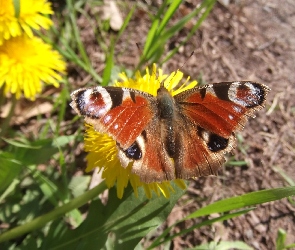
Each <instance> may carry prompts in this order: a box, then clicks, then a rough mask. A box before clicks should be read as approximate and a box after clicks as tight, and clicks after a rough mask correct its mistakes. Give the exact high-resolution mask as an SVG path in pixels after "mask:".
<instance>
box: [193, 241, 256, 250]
mask: <svg viewBox="0 0 295 250" xmlns="http://www.w3.org/2000/svg"><path fill="white" fill-rule="evenodd" d="M191 249H192V250H204V249H214V250H230V249H236V250H253V248H252V247H250V246H248V245H247V244H246V243H244V242H242V241H221V242H219V243H217V242H215V241H212V242H210V243H206V244H202V245H200V246H197V247H194V248H191Z"/></svg>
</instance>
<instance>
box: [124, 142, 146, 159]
mask: <svg viewBox="0 0 295 250" xmlns="http://www.w3.org/2000/svg"><path fill="white" fill-rule="evenodd" d="M123 152H124V153H125V155H126V156H127V157H128V158H129V159H132V160H139V159H141V157H142V152H141V149H140V148H139V146H138V144H137V142H134V143H133V144H132V145H131V146H130V147H129V148H127V149H126V150H123Z"/></svg>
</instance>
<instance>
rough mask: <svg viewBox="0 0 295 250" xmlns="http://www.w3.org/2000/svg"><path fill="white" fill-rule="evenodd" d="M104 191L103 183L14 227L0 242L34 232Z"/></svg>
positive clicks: (1, 237) (0, 236) (0, 237)
mask: <svg viewBox="0 0 295 250" xmlns="http://www.w3.org/2000/svg"><path fill="white" fill-rule="evenodd" d="M105 189H107V186H106V184H105V182H104V181H103V182H102V183H100V184H99V185H97V186H96V187H94V188H93V189H90V190H89V191H87V192H86V193H84V194H82V195H80V196H78V197H76V198H75V199H73V200H71V201H70V202H68V203H66V204H64V205H63V206H61V207H57V208H55V209H54V210H52V211H51V212H49V213H47V214H44V215H41V216H39V217H37V218H35V219H33V220H32V221H31V222H28V223H26V224H24V225H21V226H18V227H15V228H13V229H11V230H9V231H7V232H5V233H3V234H1V235H0V242H4V241H7V240H11V239H14V238H17V237H19V236H21V235H23V234H26V233H28V232H31V231H33V230H36V229H38V228H41V227H43V226H44V225H45V224H46V223H48V222H50V221H52V220H55V219H57V218H59V217H61V216H63V215H64V214H66V213H68V212H69V211H71V210H73V209H75V208H78V207H81V206H83V205H84V204H86V203H87V202H88V201H90V200H91V199H93V198H95V197H97V196H98V195H99V194H100V193H102V192H103V191H104V190H105Z"/></svg>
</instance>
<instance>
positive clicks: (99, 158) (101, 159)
mask: <svg viewBox="0 0 295 250" xmlns="http://www.w3.org/2000/svg"><path fill="white" fill-rule="evenodd" d="M156 72H157V68H156V65H153V70H152V73H151V74H150V73H149V70H148V69H147V70H146V74H145V75H144V76H141V74H140V73H139V72H137V73H136V75H135V79H130V78H128V77H127V76H126V74H125V73H121V74H120V77H121V79H122V82H116V83H115V86H118V87H128V88H134V89H138V90H141V91H145V92H148V93H150V94H152V95H156V93H157V89H158V88H159V87H160V83H161V82H163V81H164V85H165V87H166V88H167V89H168V90H169V91H170V92H171V94H172V95H175V94H178V93H179V92H182V91H184V90H187V89H190V88H193V87H195V86H196V84H197V82H196V81H193V82H191V83H189V84H187V83H188V80H189V78H188V79H187V80H186V81H185V83H183V84H182V85H181V86H180V87H179V88H178V89H177V90H174V88H176V87H178V86H179V82H180V80H181V79H182V77H183V73H182V72H180V71H176V72H173V73H171V74H170V75H169V76H168V75H163V72H162V70H161V69H159V74H158V76H157V75H156ZM85 126H86V131H85V136H84V142H85V151H86V152H88V155H87V162H88V164H87V169H86V171H87V172H89V171H91V170H92V169H93V168H95V167H99V168H100V169H101V170H102V177H103V178H105V181H106V184H107V186H108V187H109V188H110V187H112V186H114V185H115V184H116V183H117V196H118V197H119V198H122V196H123V193H124V189H125V188H126V187H127V185H128V182H129V181H130V184H131V186H132V188H133V190H134V193H135V195H136V196H138V191H137V189H138V187H143V188H144V191H145V193H146V196H147V197H148V198H151V197H152V191H154V192H155V193H156V194H157V195H158V196H159V195H160V194H161V193H162V194H163V195H164V196H165V197H166V198H168V197H169V196H170V192H173V191H174V189H173V187H172V186H171V184H170V181H163V182H161V183H158V182H154V183H143V182H141V181H140V178H139V177H138V176H137V175H136V174H133V173H132V172H131V168H132V164H129V166H128V167H126V168H124V167H122V166H121V165H120V161H119V158H118V156H117V153H118V152H117V148H116V142H115V141H114V140H113V139H112V138H111V137H109V136H108V135H106V134H102V133H99V132H97V131H95V129H94V128H93V126H92V125H89V124H85ZM174 182H175V183H176V184H177V185H178V186H179V187H180V188H182V189H185V188H186V185H185V183H184V181H183V180H174Z"/></svg>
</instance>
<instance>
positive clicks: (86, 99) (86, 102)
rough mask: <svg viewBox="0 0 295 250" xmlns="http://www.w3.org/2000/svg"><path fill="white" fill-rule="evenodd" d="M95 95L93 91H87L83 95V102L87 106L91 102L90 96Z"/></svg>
mask: <svg viewBox="0 0 295 250" xmlns="http://www.w3.org/2000/svg"><path fill="white" fill-rule="evenodd" d="M92 93H93V91H92V89H87V90H86V91H85V92H84V93H83V101H84V103H85V104H86V105H87V104H88V103H89V100H90V95H91V94H92Z"/></svg>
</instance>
